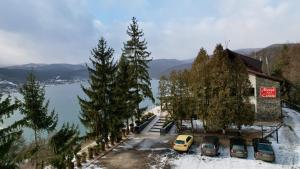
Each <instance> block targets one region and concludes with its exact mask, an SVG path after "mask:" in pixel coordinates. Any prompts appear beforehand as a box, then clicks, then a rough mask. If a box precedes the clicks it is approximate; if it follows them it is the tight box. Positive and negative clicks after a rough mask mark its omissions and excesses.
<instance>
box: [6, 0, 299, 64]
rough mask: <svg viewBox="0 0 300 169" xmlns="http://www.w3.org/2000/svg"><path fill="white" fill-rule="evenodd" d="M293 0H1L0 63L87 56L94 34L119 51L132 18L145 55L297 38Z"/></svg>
mask: <svg viewBox="0 0 300 169" xmlns="http://www.w3.org/2000/svg"><path fill="white" fill-rule="evenodd" d="M299 6H300V1H298V0H285V1H283V0H243V1H241V0H215V1H210V0H206V1H196V0H182V1H179V2H176V3H175V2H174V1H172V0H164V1H161V0H134V1H132V0H122V1H117V0H99V1H86V0H77V1H73V0H61V1H58V0H45V1H35V0H24V1H18V0H9V1H8V0H4V1H0V65H1V64H21V63H28V62H44V63H53V62H67V63H82V62H86V61H88V57H89V56H90V49H91V48H93V47H94V46H95V45H96V42H97V40H98V39H99V37H100V36H103V37H105V38H106V39H107V41H108V44H109V45H110V46H112V47H113V48H114V49H115V56H116V57H118V56H119V55H120V53H121V48H122V47H123V42H124V41H126V40H128V36H127V35H126V29H127V26H128V25H129V23H130V19H131V17H132V16H136V17H137V19H138V21H139V24H140V27H141V28H142V29H143V30H144V33H145V38H146V40H147V42H148V49H149V51H151V52H152V57H154V58H155V59H157V58H177V59H187V58H192V57H194V56H195V55H196V54H197V52H198V50H199V49H200V47H204V48H206V49H207V50H208V52H209V53H212V51H213V49H214V47H215V45H216V44H217V43H223V44H224V43H225V41H229V40H230V43H229V45H228V47H229V48H231V49H238V48H251V47H265V46H267V45H270V44H273V43H285V42H287V41H289V42H299V39H300V23H299V22H298V20H299V17H300V11H299V10H298V9H297V7H299Z"/></svg>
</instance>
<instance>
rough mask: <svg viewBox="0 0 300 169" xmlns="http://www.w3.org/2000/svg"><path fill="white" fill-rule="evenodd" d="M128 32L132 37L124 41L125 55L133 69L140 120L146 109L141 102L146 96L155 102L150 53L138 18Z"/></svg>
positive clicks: (137, 113) (136, 105)
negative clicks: (149, 65)
mask: <svg viewBox="0 0 300 169" xmlns="http://www.w3.org/2000/svg"><path fill="white" fill-rule="evenodd" d="M127 34H128V36H129V37H130V39H129V40H128V41H127V42H126V43H124V48H123V55H124V56H125V57H126V58H127V59H128V61H129V64H130V66H131V69H132V73H131V77H132V83H131V85H132V86H131V89H132V90H133V91H134V93H135V96H134V101H135V112H136V118H137V119H138V120H140V118H141V114H142V112H143V111H144V110H145V109H146V107H144V108H140V107H139V104H140V103H141V102H142V101H143V99H144V98H150V99H151V100H152V101H153V102H154V98H153V95H152V91H151V83H150V80H151V79H150V77H149V73H148V63H149V62H150V61H151V59H149V57H150V53H149V52H148V51H147V43H146V41H145V39H142V38H143V36H144V33H143V31H142V30H140V29H139V26H138V24H137V20H136V18H134V17H133V18H132V23H131V24H130V26H129V27H128V30H127Z"/></svg>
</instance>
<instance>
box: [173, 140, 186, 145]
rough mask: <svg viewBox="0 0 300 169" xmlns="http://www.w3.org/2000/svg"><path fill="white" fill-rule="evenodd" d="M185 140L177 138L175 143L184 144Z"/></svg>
mask: <svg viewBox="0 0 300 169" xmlns="http://www.w3.org/2000/svg"><path fill="white" fill-rule="evenodd" d="M184 143H185V142H184V141H183V140H176V141H175V144H184Z"/></svg>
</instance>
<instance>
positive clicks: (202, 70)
mask: <svg viewBox="0 0 300 169" xmlns="http://www.w3.org/2000/svg"><path fill="white" fill-rule="evenodd" d="M209 71H210V67H209V57H208V54H207V53H206V51H205V49H203V48H201V49H200V51H199V53H198V55H197V57H196V59H195V60H194V62H193V64H192V68H191V74H190V76H191V88H192V93H193V97H194V99H195V100H196V112H197V114H198V115H199V117H200V119H201V120H202V121H203V125H204V127H205V128H206V118H207V113H208V105H209V98H210V77H209V76H210V72H209Z"/></svg>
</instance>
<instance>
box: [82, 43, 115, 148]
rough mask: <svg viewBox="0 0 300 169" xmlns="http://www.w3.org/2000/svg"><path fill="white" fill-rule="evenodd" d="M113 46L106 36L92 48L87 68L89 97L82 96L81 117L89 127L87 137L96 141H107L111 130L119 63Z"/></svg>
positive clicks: (86, 89) (86, 91) (84, 89)
mask: <svg viewBox="0 0 300 169" xmlns="http://www.w3.org/2000/svg"><path fill="white" fill-rule="evenodd" d="M113 52H114V51H113V49H112V48H110V47H108V46H107V44H106V41H105V40H104V38H101V39H100V40H99V42H98V44H97V47H96V48H94V49H93V50H92V52H91V53H92V56H91V57H90V61H91V62H92V66H91V67H89V66H87V67H88V71H89V76H90V80H89V86H87V87H85V86H82V90H83V91H84V93H85V94H86V95H87V98H80V97H78V98H79V103H80V106H81V110H82V112H81V117H80V120H81V122H82V123H83V124H84V126H86V127H87V128H88V131H87V137H89V138H94V139H96V141H97V143H99V142H102V148H104V143H108V135H109V131H110V122H111V121H110V119H111V114H110V113H111V112H112V111H114V107H113V105H112V94H113V87H114V78H115V77H114V76H115V72H116V65H115V63H114V62H113V59H112V57H113Z"/></svg>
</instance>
